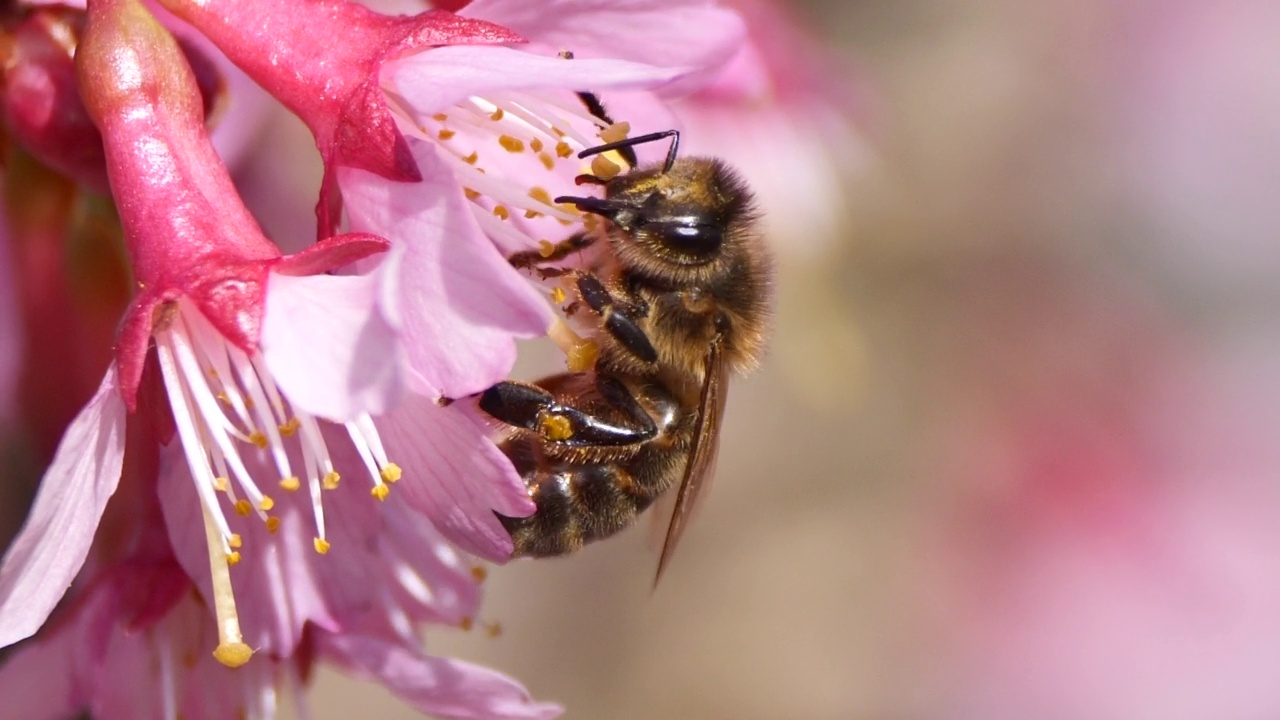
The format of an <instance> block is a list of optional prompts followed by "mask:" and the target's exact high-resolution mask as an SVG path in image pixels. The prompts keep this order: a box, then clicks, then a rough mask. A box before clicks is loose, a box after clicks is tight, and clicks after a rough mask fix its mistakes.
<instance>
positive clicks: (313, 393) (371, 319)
mask: <svg viewBox="0 0 1280 720" xmlns="http://www.w3.org/2000/svg"><path fill="white" fill-rule="evenodd" d="M381 281H382V279H381V276H380V274H378V273H370V274H366V275H312V276H307V277H290V276H288V275H280V274H276V273H272V274H271V276H270V280H269V281H268V286H267V306H266V312H265V314H264V317H263V325H262V354H263V357H264V358H265V360H266V363H267V368H268V369H269V370H270V371H271V375H272V376H273V377H274V378H275V381H276V383H277V384H278V385H279V386H280V389H281V390H282V391H283V392H284V395H285V397H287V398H288V399H289V402H290V403H291V404H292V405H294V406H295V407H297V408H299V409H301V410H303V411H305V412H307V413H310V414H312V415H318V416H320V417H324V418H327V419H329V420H334V421H338V422H345V421H347V420H351V419H353V418H355V417H356V416H358V415H360V414H362V413H372V414H375V415H376V414H381V413H383V412H386V411H387V410H388V409H389V408H391V407H392V406H393V405H394V404H395V403H396V402H397V401H398V400H399V398H400V394H401V392H402V390H403V380H402V373H401V367H402V366H403V362H404V361H403V351H402V349H401V346H400V343H399V338H398V337H397V334H396V329H395V328H394V327H393V326H392V325H391V323H390V322H389V321H388V319H387V318H386V317H385V316H384V315H383V314H382V313H381V312H380V311H379V305H378V290H379V287H378V286H379V283H380V282H381Z"/></svg>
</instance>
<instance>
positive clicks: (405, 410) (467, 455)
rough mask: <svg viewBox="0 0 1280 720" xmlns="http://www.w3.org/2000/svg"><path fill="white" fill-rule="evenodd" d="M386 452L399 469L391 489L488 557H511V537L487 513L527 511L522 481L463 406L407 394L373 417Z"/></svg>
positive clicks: (461, 544)
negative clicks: (399, 477)
mask: <svg viewBox="0 0 1280 720" xmlns="http://www.w3.org/2000/svg"><path fill="white" fill-rule="evenodd" d="M378 429H379V431H380V433H381V434H382V440H383V443H384V444H385V445H386V448H387V454H388V456H390V458H391V459H392V460H393V461H395V462H397V463H399V464H400V466H401V467H402V468H403V469H404V478H403V479H402V480H401V481H400V482H399V483H397V484H396V486H395V491H394V492H395V493H397V494H399V493H403V495H404V497H405V498H406V500H407V502H408V503H409V505H410V506H411V507H413V508H415V509H417V510H418V511H420V512H422V513H423V514H425V515H426V516H427V517H429V518H430V519H431V521H432V522H433V523H434V524H435V526H436V527H437V528H439V529H440V531H441V532H442V533H443V534H444V536H445V537H447V538H448V539H449V540H450V541H451V542H453V543H454V544H456V545H458V546H459V547H460V548H462V549H463V550H465V551H466V552H469V553H472V554H474V555H479V556H481V557H484V558H486V559H489V560H493V561H494V562H505V561H506V560H508V559H509V558H510V557H511V550H512V546H511V536H510V535H508V534H507V531H506V530H505V529H503V527H502V524H501V523H499V522H498V519H497V518H496V517H495V516H494V514H493V513H494V512H495V511H496V512H500V513H502V514H503V515H509V516H525V515H528V514H530V513H531V512H533V507H534V506H533V503H532V501H530V500H529V496H528V492H527V491H526V489H525V486H524V483H523V482H521V480H520V478H519V477H518V476H516V474H515V470H514V469H513V468H512V467H511V463H510V462H509V461H508V460H507V459H506V457H505V456H504V455H503V454H502V453H501V452H499V451H498V449H497V448H496V447H495V446H494V445H493V443H491V442H490V441H489V440H488V438H487V437H486V432H485V430H484V428H483V427H481V426H480V425H479V424H478V423H476V422H475V421H473V420H472V419H471V418H469V417H467V415H466V411H464V409H463V408H461V407H457V406H453V407H448V408H442V407H438V406H436V405H435V404H434V403H432V402H430V401H428V400H426V399H423V398H418V397H414V398H411V399H410V400H409V401H408V402H405V403H403V404H402V405H400V407H398V408H396V410H394V411H393V412H392V413H391V414H389V415H386V416H384V417H383V418H381V419H380V421H379V423H378Z"/></svg>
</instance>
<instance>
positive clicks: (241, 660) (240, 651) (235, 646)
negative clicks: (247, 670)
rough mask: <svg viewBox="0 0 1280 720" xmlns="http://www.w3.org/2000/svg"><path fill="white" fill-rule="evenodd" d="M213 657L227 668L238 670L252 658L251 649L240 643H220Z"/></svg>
mask: <svg viewBox="0 0 1280 720" xmlns="http://www.w3.org/2000/svg"><path fill="white" fill-rule="evenodd" d="M213 657H214V659H215V660H217V661H218V662H220V663H222V664H223V665H226V666H227V667H229V668H238V667H240V666H241V665H243V664H245V663H247V662H249V658H251V657H253V648H251V647H249V646H248V645H246V644H244V643H242V642H228V643H220V644H219V645H218V647H217V648H216V649H215V650H214V651H213Z"/></svg>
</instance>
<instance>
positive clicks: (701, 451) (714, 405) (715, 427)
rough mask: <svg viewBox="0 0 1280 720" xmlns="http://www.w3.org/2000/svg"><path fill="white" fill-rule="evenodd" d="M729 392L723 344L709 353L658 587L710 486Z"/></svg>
mask: <svg viewBox="0 0 1280 720" xmlns="http://www.w3.org/2000/svg"><path fill="white" fill-rule="evenodd" d="M728 389H729V364H728V363H727V362H726V361H725V357H724V348H723V343H722V342H721V341H719V340H717V341H715V342H713V343H712V344H711V350H710V351H709V352H708V353H707V363H706V372H705V374H704V379H703V381H702V396H701V398H700V400H699V401H698V424H697V427H696V428H695V429H694V434H693V447H691V448H690V450H689V464H688V466H686V467H685V471H684V479H683V480H681V481H680V491H679V492H678V493H677V494H676V506H675V509H674V510H673V511H672V512H671V522H670V524H668V525H667V537H666V540H665V541H664V542H663V544H662V555H661V556H660V557H659V558H658V571H657V573H655V574H654V577H653V584H654V586H655V587H657V585H658V581H659V580H661V579H662V571H663V570H665V569H666V567H667V563H668V562H670V560H671V556H672V554H674V553H675V550H676V545H678V544H679V543H680V537H681V536H682V535H683V534H684V529H685V527H686V525H687V524H688V521H689V518H690V515H691V514H692V511H693V509H694V508H695V507H696V506H697V504H698V497H699V496H700V495H701V494H702V491H703V490H704V489H705V488H706V487H707V486H708V485H710V482H711V475H712V474H713V473H714V472H715V465H716V455H717V454H718V453H719V450H720V421H721V419H722V418H723V417H724V403H725V397H726V392H727V390H728Z"/></svg>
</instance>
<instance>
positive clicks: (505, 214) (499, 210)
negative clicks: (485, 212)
mask: <svg viewBox="0 0 1280 720" xmlns="http://www.w3.org/2000/svg"><path fill="white" fill-rule="evenodd" d="M493 214H494V215H496V216H497V217H498V219H499V220H506V219H507V218H510V217H511V211H510V210H508V209H507V206H506V205H495V206H494V207H493Z"/></svg>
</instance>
